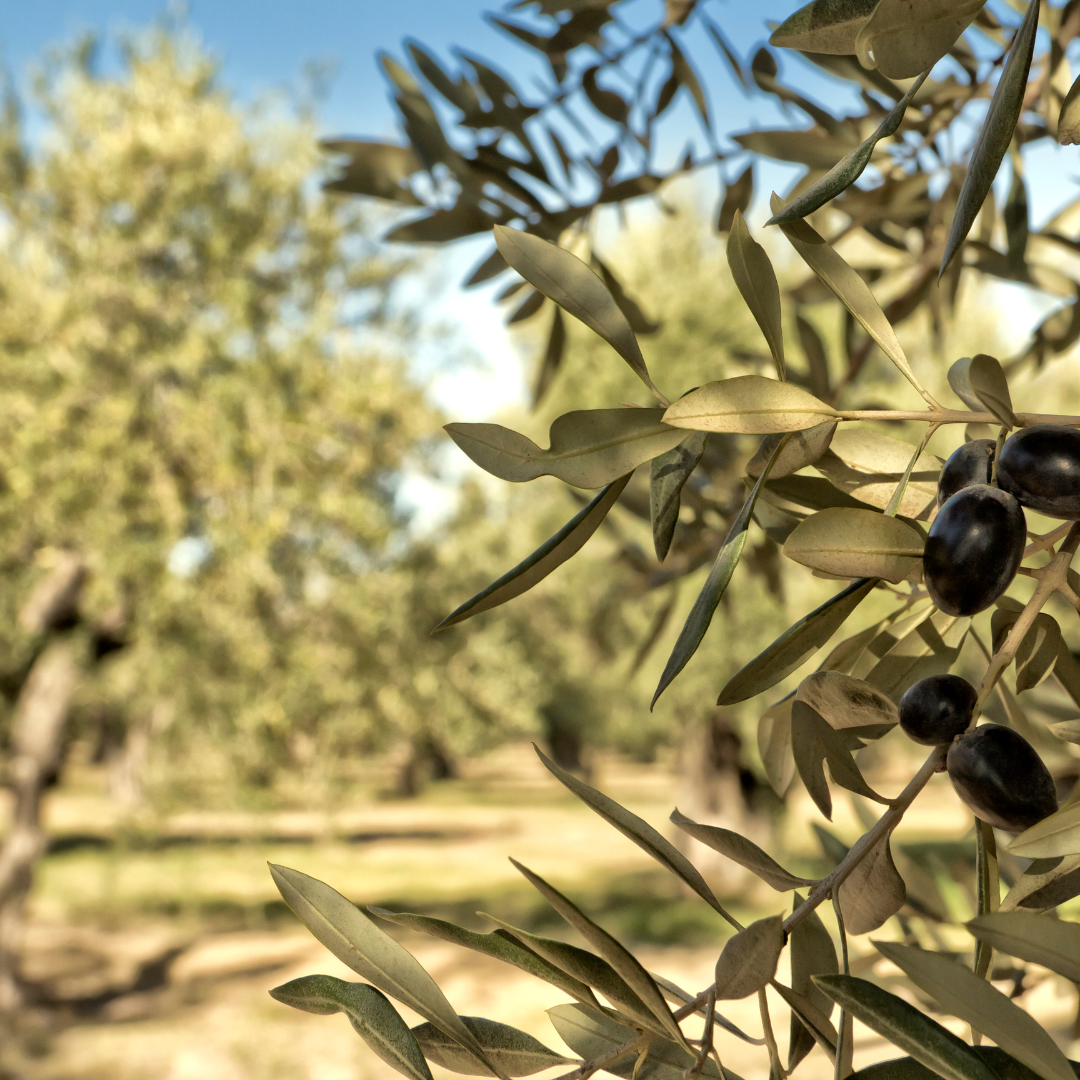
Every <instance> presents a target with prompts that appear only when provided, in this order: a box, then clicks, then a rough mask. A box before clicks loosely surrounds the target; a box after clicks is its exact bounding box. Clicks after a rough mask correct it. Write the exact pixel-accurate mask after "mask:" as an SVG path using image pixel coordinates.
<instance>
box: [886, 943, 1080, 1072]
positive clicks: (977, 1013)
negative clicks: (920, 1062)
mask: <svg viewBox="0 0 1080 1080" xmlns="http://www.w3.org/2000/svg"><path fill="white" fill-rule="evenodd" d="M874 945H875V946H876V947H877V949H878V951H879V952H880V953H881V954H882V955H883V956H885V957H887V958H888V959H889V960H891V961H892V962H893V963H894V964H896V966H897V967H898V968H900V969H901V970H902V971H903V972H904V973H905V974H906V975H907V977H908V978H909V979H910V980H911V981H912V982H913V983H914V984H915V985H916V986H917V987H918V988H919V989H920V990H923V991H924V992H925V993H927V994H929V995H930V996H931V997H933V998H936V999H937V1001H938V1002H939V1003H940V1004H941V1005H942V1006H943V1007H944V1008H945V1010H946V1011H947V1012H950V1013H952V1014H953V1015H954V1016H957V1017H959V1018H960V1019H961V1020H963V1021H965V1022H966V1023H968V1024H970V1025H971V1026H972V1027H973V1028H974V1029H975V1030H976V1031H981V1032H983V1033H984V1034H985V1035H987V1036H988V1037H990V1038H992V1039H993V1040H994V1042H996V1043H997V1044H998V1046H1000V1047H1001V1049H1002V1050H1004V1051H1005V1052H1006V1053H1008V1054H1012V1056H1013V1057H1015V1058H1016V1059H1017V1060H1019V1061H1022V1062H1023V1063H1024V1064H1025V1065H1027V1066H1028V1068H1030V1069H1033V1070H1034V1071H1035V1072H1037V1073H1038V1074H1039V1075H1040V1076H1041V1077H1043V1078H1044V1080H1075V1077H1074V1075H1073V1071H1072V1068H1071V1067H1070V1065H1069V1062H1068V1060H1067V1059H1066V1057H1065V1055H1064V1054H1063V1053H1062V1052H1061V1050H1060V1049H1059V1048H1058V1045H1057V1043H1055V1042H1054V1040H1053V1039H1052V1038H1051V1037H1050V1035H1049V1034H1048V1033H1047V1031H1046V1030H1045V1029H1044V1028H1043V1027H1042V1026H1041V1025H1040V1024H1039V1023H1038V1022H1037V1021H1035V1020H1034V1019H1033V1018H1032V1017H1031V1016H1030V1015H1028V1013H1026V1012H1024V1010H1023V1009H1021V1008H1020V1007H1019V1006H1018V1005H1015V1004H1013V1002H1011V1001H1010V1000H1009V999H1008V998H1007V997H1006V996H1005V995H1004V994H1003V993H1001V991H1000V990H996V989H995V988H994V987H993V986H991V985H990V983H988V982H987V981H986V980H985V979H980V978H979V976H978V975H976V974H975V973H974V972H973V971H971V970H970V968H966V967H963V966H962V965H960V964H958V963H956V961H955V960H950V959H949V958H948V957H947V956H942V955H941V954H940V953H934V952H928V951H926V950H924V949H916V948H912V947H911V946H908V945H898V944H895V943H893V942H884V941H875V942H874ZM903 1049H905V1050H907V1051H908V1052H909V1053H911V1054H912V1056H915V1052H914V1050H912V1048H911V1047H908V1046H905V1047H903Z"/></svg>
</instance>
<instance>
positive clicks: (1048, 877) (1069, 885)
mask: <svg viewBox="0 0 1080 1080" xmlns="http://www.w3.org/2000/svg"><path fill="white" fill-rule="evenodd" d="M1074 896H1080V855H1068V856H1066V857H1065V858H1056V859H1036V860H1034V862H1032V863H1031V865H1030V866H1028V868H1027V869H1026V870H1025V871H1024V872H1023V873H1022V874H1021V875H1020V877H1019V878H1017V880H1016V884H1015V885H1013V887H1012V888H1011V889H1010V890H1009V891H1008V892H1007V893H1006V894H1005V896H1004V897H1003V898H1002V901H1001V910H1002V911H1014V910H1016V909H1017V908H1024V909H1025V910H1027V911H1035V912H1039V911H1049V910H1051V909H1052V908H1056V907H1057V906H1058V905H1059V904H1064V903H1065V902H1066V901H1067V900H1071V899H1072V898H1073V897H1074Z"/></svg>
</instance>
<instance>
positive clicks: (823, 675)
mask: <svg viewBox="0 0 1080 1080" xmlns="http://www.w3.org/2000/svg"><path fill="white" fill-rule="evenodd" d="M796 698H797V699H798V700H799V701H805V702H806V704H807V705H810V706H811V707H812V708H814V709H816V710H817V712H818V713H820V714H821V716H822V717H823V718H824V719H825V720H826V721H827V722H828V724H829V726H830V727H831V728H834V729H835V730H837V731H840V730H843V729H849V728H854V729H860V730H861V729H872V730H874V731H875V733H880V734H881V735H884V734H885V733H886V732H887V731H888V730H889V729H890V728H892V727H893V726H894V725H895V724H898V723H899V722H900V715H899V713H898V712H897V710H896V706H895V705H894V704H893V703H892V701H890V700H889V698H888V697H886V696H885V694H883V693H882V692H881V691H880V690H878V689H877V687H874V686H871V685H870V684H869V683H868V682H864V681H863V680H862V679H853V678H852V677H851V676H850V675H845V674H844V673H843V672H841V671H815V672H813V673H812V674H810V675H807V676H806V678H805V679H803V681H802V682H801V683H799V689H798V690H797V691H796Z"/></svg>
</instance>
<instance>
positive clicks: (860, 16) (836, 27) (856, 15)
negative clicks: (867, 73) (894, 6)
mask: <svg viewBox="0 0 1080 1080" xmlns="http://www.w3.org/2000/svg"><path fill="white" fill-rule="evenodd" d="M877 5H878V0H811V2H810V3H809V4H806V5H805V6H804V7H801V8H799V10H798V11H796V12H795V13H794V14H793V15H789V16H788V17H787V18H786V19H785V20H784V21H783V22H782V23H781V24H780V25H779V26H778V27H777V28H776V29H775V30H774V31H773V32H772V36H771V37H770V38H769V44H770V45H775V46H777V47H778V48H781V49H800V50H801V51H803V52H815V53H832V54H841V55H842V54H845V53H854V52H855V39H856V38H857V37H858V36H859V31H860V30H862V28H863V27H864V26H865V25H866V24H867V22H868V21H869V19H870V16H871V15H873V13H874V8H876V7H877Z"/></svg>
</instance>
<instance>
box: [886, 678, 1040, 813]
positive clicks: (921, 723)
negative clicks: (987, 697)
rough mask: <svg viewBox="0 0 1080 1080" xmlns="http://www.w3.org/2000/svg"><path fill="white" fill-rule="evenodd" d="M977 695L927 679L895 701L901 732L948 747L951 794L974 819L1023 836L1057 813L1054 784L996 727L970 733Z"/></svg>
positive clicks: (1031, 755)
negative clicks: (1049, 815) (962, 801)
mask: <svg viewBox="0 0 1080 1080" xmlns="http://www.w3.org/2000/svg"><path fill="white" fill-rule="evenodd" d="M976 698H977V694H976V692H975V687H974V686H972V685H971V683H969V682H968V681H967V679H963V678H961V677H960V676H959V675H931V676H930V677H929V678H927V679H922V680H920V681H919V682H917V683H915V685H914V686H912V687H911V688H910V689H909V690H908V691H907V693H906V694H904V696H903V697H902V698H901V699H900V726H901V727H902V728H903V729H904V733H905V734H906V735H907V736H908V738H910V739H913V740H914V741H915V742H917V743H922V744H923V745H924V746H946V745H947V746H948V747H949V753H948V756H947V757H946V759H945V767H946V769H947V770H948V773H949V779H950V780H951V781H952V785H953V788H954V789H955V790H956V793H957V795H959V796H960V798H961V799H963V800H964V802H965V803H967V805H968V806H969V807H971V810H972V812H973V813H974V814H975V816H976V817H977V818H979V819H981V820H982V821H985V822H987V823H988V824H990V825H993V826H994V827H995V828H998V829H1004V830H1006V831H1007V832H1023V831H1024V829H1029V828H1030V827H1031V826H1032V825H1034V824H1035V823H1036V822H1037V821H1042V819H1043V818H1044V817H1046V816H1047V815H1048V814H1052V813H1053V812H1054V811H1055V810H1057V791H1056V789H1055V787H1054V779H1053V777H1052V776H1051V775H1050V772H1049V770H1048V769H1047V768H1046V766H1045V765H1044V764H1043V761H1042V758H1040V757H1039V755H1038V753H1036V751H1035V748H1034V747H1033V746H1032V745H1031V743H1029V742H1028V741H1027V739H1025V738H1024V737H1023V735H1021V734H1020V733H1019V732H1016V731H1013V729H1012V728H1008V727H1003V726H1002V725H1001V724H980V725H979V727H976V728H971V730H970V731H969V730H968V726H969V725H970V724H971V717H972V712H973V710H974V708H975V701H976Z"/></svg>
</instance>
